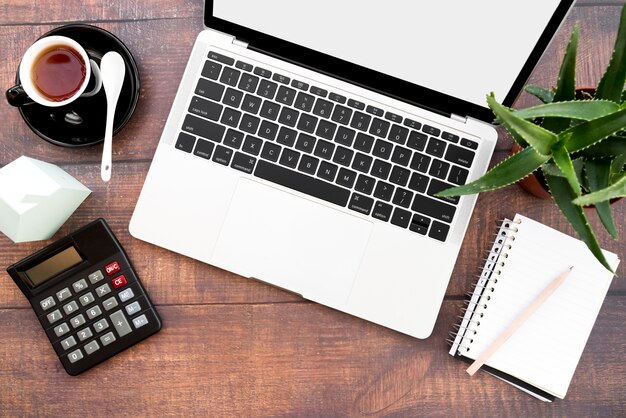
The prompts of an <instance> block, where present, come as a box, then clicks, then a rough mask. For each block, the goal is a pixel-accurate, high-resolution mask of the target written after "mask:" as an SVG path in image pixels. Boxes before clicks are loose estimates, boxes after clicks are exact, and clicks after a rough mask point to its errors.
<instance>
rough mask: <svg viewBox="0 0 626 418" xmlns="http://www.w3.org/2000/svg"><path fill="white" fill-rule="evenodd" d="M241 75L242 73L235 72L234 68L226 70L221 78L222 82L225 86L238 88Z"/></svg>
mask: <svg viewBox="0 0 626 418" xmlns="http://www.w3.org/2000/svg"><path fill="white" fill-rule="evenodd" d="M240 75H241V71H239V70H235V69H234V68H228V67H226V68H224V71H222V76H221V77H220V81H221V82H222V83H224V84H228V85H229V86H233V87H234V86H236V85H237V82H238V81H239V76H240Z"/></svg>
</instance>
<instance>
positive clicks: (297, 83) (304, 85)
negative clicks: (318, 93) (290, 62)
mask: <svg viewBox="0 0 626 418" xmlns="http://www.w3.org/2000/svg"><path fill="white" fill-rule="evenodd" d="M291 87H295V88H297V89H300V90H304V91H307V90H309V85H308V84H307V83H303V82H302V81H298V80H293V81H292V82H291Z"/></svg>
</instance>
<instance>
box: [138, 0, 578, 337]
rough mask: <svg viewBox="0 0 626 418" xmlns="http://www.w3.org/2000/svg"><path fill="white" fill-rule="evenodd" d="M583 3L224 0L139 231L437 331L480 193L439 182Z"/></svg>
mask: <svg viewBox="0 0 626 418" xmlns="http://www.w3.org/2000/svg"><path fill="white" fill-rule="evenodd" d="M572 3H573V1H572V0H569V1H556V0H532V1H524V2H519V1H503V0H488V1H482V2H467V1H462V0H454V1H453V0H448V1H438V2H380V1H374V0H316V1H298V2H294V1H291V0H263V1H261V0H214V1H207V2H206V4H205V16H204V23H205V26H206V28H205V30H203V31H202V32H201V33H200V35H199V36H198V38H197V40H196V43H195V45H194V48H193V51H192V53H191V57H190V59H189V62H188V65H187V68H186V70H185V73H184V75H183V79H182V81H181V84H180V87H179V90H178V94H177V95H176V99H175V100H174V104H173V106H172V109H171V113H170V115H169V118H168V120H167V123H166V125H165V128H164V130H163V134H162V136H161V139H160V142H159V145H158V148H157V150H156V154H155V156H154V160H153V162H152V165H151V167H150V171H149V173H148V176H147V178H146V181H145V184H144V187H143V190H142V192H141V196H140V198H139V201H138V203H137V207H136V209H135V212H134V214H133V217H132V220H131V223H130V232H131V234H132V235H133V236H135V237H137V238H139V239H142V240H145V241H147V242H150V243H153V244H156V245H158V246H161V247H164V248H167V249H170V250H172V251H176V252H178V253H181V254H184V255H186V256H189V257H192V258H195V259H197V260H200V261H203V262H206V263H209V264H212V265H215V266H218V267H221V268H224V269H227V270H229V271H232V272H235V273H237V274H240V275H242V276H244V277H249V278H255V279H259V280H262V281H264V282H267V283H271V284H273V285H276V286H279V287H281V288H284V289H287V290H290V291H292V292H296V293H298V294H301V295H302V296H303V297H304V298H307V299H309V300H312V301H316V302H319V303H321V304H324V305H327V306H330V307H332V308H335V309H338V310H340V311H343V312H347V313H350V314H352V315H356V316H358V317H360V318H364V319H366V320H369V321H372V322H375V323H377V324H381V325H383V326H386V327H389V328H392V329H394V330H397V331H400V332H403V333H406V334H409V335H412V336H415V337H418V338H426V337H427V336H428V335H430V333H431V332H432V329H433V326H434V324H435V320H436V317H437V314H438V312H439V308H440V306H441V302H442V300H443V297H444V294H445V290H446V287H447V285H448V281H449V279H450V275H451V272H452V269H453V267H454V265H455V262H456V259H457V255H458V252H459V248H460V246H461V243H462V241H463V237H464V235H465V231H466V228H467V225H468V222H469V221H470V215H471V213H472V209H473V207H474V203H475V201H476V196H465V197H461V198H460V199H456V198H448V199H439V198H436V197H434V196H433V195H434V194H435V193H436V192H438V191H439V190H442V189H444V188H447V187H451V186H452V185H455V184H464V183H466V182H469V181H471V180H473V179H475V178H477V177H479V176H480V175H482V174H483V173H484V172H485V171H486V169H487V166H488V164H489V161H490V158H491V156H492V153H493V150H494V147H495V144H496V140H497V134H496V131H495V130H494V128H493V127H492V126H491V125H490V122H491V120H492V115H491V112H490V111H489V109H488V108H487V107H486V103H485V95H486V94H488V93H489V92H490V91H494V92H495V94H496V98H497V99H498V100H500V101H503V102H504V104H505V105H511V103H512V102H513V100H514V99H515V98H516V96H517V95H518V93H519V91H520V89H521V87H522V86H523V84H524V82H525V81H526V79H527V77H528V75H529V74H530V72H531V70H532V68H533V67H534V65H535V64H536V62H537V61H538V59H539V58H540V56H541V54H542V53H543V51H544V50H545V48H546V47H547V45H548V43H549V41H550V39H551V38H552V36H553V34H554V33H555V32H556V30H557V28H558V27H559V25H560V23H561V22H562V20H563V18H564V17H565V15H566V13H567V11H568V10H569V8H570V7H571V5H572ZM182 279H183V280H184V278H182Z"/></svg>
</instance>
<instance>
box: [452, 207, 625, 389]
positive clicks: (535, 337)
mask: <svg viewBox="0 0 626 418" xmlns="http://www.w3.org/2000/svg"><path fill="white" fill-rule="evenodd" d="M604 254H605V257H606V259H607V260H608V262H609V264H610V265H611V267H612V268H613V270H615V269H616V268H617V265H618V264H619V259H618V257H617V255H615V254H613V253H610V252H608V251H604ZM570 266H574V268H573V269H572V273H571V274H570V276H569V277H568V278H567V279H566V281H565V282H564V283H563V284H562V285H561V286H560V287H559V288H558V289H557V290H556V291H555V292H554V293H553V294H552V296H550V298H549V299H548V300H547V301H546V302H545V303H543V305H541V307H540V308H539V309H538V310H537V311H535V312H534V314H532V315H531V316H530V317H529V318H528V320H527V321H526V322H525V323H524V324H523V325H522V326H521V327H520V328H519V329H518V330H517V331H516V332H515V333H514V334H513V335H512V336H511V338H509V339H508V340H507V341H506V342H505V343H504V345H502V346H501V347H500V348H499V349H498V350H497V351H496V352H495V353H494V354H493V355H492V356H491V357H490V358H489V360H488V361H487V362H486V364H485V365H484V366H483V367H482V369H483V370H485V371H487V372H489V373H491V374H493V375H494V376H496V377H499V378H501V379H503V380H505V381H507V382H508V383H510V384H512V385H514V386H516V387H518V388H519V389H522V390H524V391H525V392H527V393H529V394H531V395H533V396H535V397H537V398H539V399H542V400H544V401H552V400H554V398H555V397H558V398H561V399H562V398H563V397H565V394H566V392H567V389H568V387H569V384H570V382H571V380H572V376H573V375H574V371H575V369H576V365H577V364H578V360H579V359H580V356H581V354H582V352H583V349H584V348H585V344H586V343H587V339H588V338H589V334H590V333H591V329H592V328H593V324H594V323H595V321H596V317H597V316H598V312H599V311H600V307H601V306H602V302H603V301H604V298H605V296H606V293H607V291H608V288H609V285H610V284H611V281H612V280H613V273H611V272H610V271H608V270H606V269H605V268H604V267H603V266H602V265H601V264H600V263H599V262H598V261H597V260H596V258H595V257H594V256H593V254H592V253H591V252H590V251H589V249H588V248H587V246H586V245H585V244H584V243H583V242H582V241H580V240H578V239H576V238H573V237H571V236H569V235H566V234H563V233H561V232H559V231H556V230H554V229H552V228H550V227H548V226H546V225H543V224H541V223H539V222H536V221H533V220H532V219H529V218H527V217H524V216H522V215H519V214H518V215H516V216H515V218H514V219H513V220H506V219H505V220H504V221H503V222H502V225H501V226H500V228H499V230H498V233H497V236H496V239H495V241H494V243H493V246H492V247H491V249H490V251H489V253H488V255H487V260H486V262H485V265H484V267H483V269H482V271H481V274H480V276H479V279H478V281H477V282H476V284H475V287H474V291H473V292H472V293H471V297H470V299H469V300H468V301H466V304H467V307H466V310H465V314H464V315H463V317H462V320H461V322H460V323H459V324H458V325H456V326H455V328H456V330H455V332H454V333H453V336H454V340H453V341H452V348H451V350H450V354H452V355H454V356H458V357H461V358H462V359H464V360H466V361H468V362H471V361H472V360H475V359H476V358H477V357H478V356H480V354H481V353H482V352H483V351H484V350H485V349H486V348H487V347H488V346H489V345H490V344H491V343H492V342H493V341H494V340H495V339H496V338H497V337H498V336H499V335H500V334H501V333H502V331H503V330H504V329H505V328H506V327H507V326H508V325H509V324H510V323H511V322H513V321H514V320H515V319H516V318H517V317H518V316H519V314H520V313H521V312H522V311H523V310H524V309H525V308H526V307H527V306H528V305H529V304H530V303H531V302H532V301H533V300H534V299H535V298H536V297H537V296H538V295H539V294H540V293H541V292H542V291H543V290H544V289H545V287H546V286H547V285H548V284H549V283H550V282H551V281H552V280H553V279H554V278H555V277H557V276H558V275H559V274H561V273H562V272H563V271H564V270H566V269H568V268H569V267H570Z"/></svg>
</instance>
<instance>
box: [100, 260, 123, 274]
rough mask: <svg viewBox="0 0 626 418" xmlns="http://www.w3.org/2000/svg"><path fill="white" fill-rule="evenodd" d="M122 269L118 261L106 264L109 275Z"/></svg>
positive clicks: (105, 269)
mask: <svg viewBox="0 0 626 418" xmlns="http://www.w3.org/2000/svg"><path fill="white" fill-rule="evenodd" d="M120 270H121V268H120V263H118V262H117V261H114V262H112V263H111V264H108V265H106V266H104V271H106V272H107V274H108V275H109V276H110V275H112V274H115V273H117V272H118V271H120Z"/></svg>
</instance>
